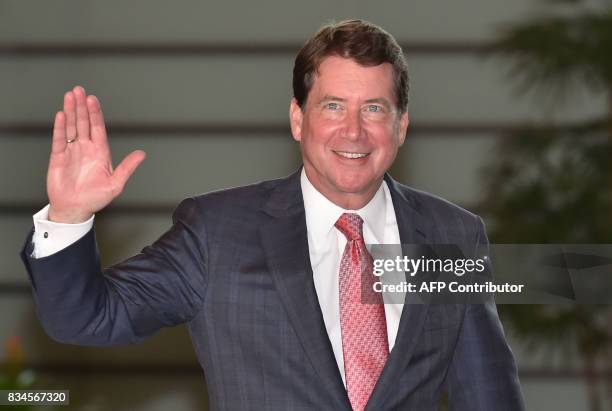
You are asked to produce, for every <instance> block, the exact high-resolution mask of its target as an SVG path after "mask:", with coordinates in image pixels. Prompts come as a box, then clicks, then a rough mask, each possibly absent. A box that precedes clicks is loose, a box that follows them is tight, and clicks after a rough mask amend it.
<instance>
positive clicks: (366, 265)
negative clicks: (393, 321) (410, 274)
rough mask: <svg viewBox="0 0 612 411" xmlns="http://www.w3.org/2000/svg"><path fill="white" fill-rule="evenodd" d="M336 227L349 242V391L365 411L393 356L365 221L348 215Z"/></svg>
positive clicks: (344, 295) (344, 315) (345, 298)
mask: <svg viewBox="0 0 612 411" xmlns="http://www.w3.org/2000/svg"><path fill="white" fill-rule="evenodd" d="M335 226H336V228H337V229H338V230H340V232H341V233H342V234H344V235H345V237H346V239H347V243H346V247H345V248H344V253H343V254H342V260H340V327H341V330H342V351H343V354H344V373H345V377H346V390H347V392H348V396H349V400H350V401H351V405H352V407H353V410H355V411H362V410H364V409H365V407H366V404H367V403H368V399H369V398H370V395H371V394H372V391H373V390H374V386H375V385H376V381H377V380H378V377H379V376H380V373H381V372H382V369H383V367H384V365H385V361H387V357H388V356H389V342H388V340H387V322H386V320H385V307H384V305H383V301H382V294H380V293H377V292H374V290H373V289H372V285H373V284H374V281H375V279H374V274H373V273H372V257H371V256H370V253H369V252H368V250H367V249H366V247H365V242H364V240H363V234H362V227H363V220H362V219H361V217H359V215H357V214H351V213H344V214H342V216H341V217H340V218H339V219H338V221H337V222H336V224H335ZM362 293H363V295H362Z"/></svg>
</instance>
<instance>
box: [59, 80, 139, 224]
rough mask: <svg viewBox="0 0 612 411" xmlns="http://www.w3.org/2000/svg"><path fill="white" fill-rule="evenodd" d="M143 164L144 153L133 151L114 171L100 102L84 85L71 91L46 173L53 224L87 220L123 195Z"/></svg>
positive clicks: (60, 119)
mask: <svg viewBox="0 0 612 411" xmlns="http://www.w3.org/2000/svg"><path fill="white" fill-rule="evenodd" d="M144 159H145V153H144V151H142V150H136V151H133V152H132V153H130V154H129V155H128V156H126V157H125V158H124V159H123V161H121V163H119V165H118V166H117V168H116V169H114V170H113V163H112V158H111V154H110V149H109V146H108V138H107V135H106V127H105V125H104V117H103V115H102V110H101V108H100V103H99V101H98V99H97V98H96V97H95V96H94V95H90V96H87V95H86V93H85V90H84V89H83V88H82V87H80V86H76V87H75V88H74V89H73V90H71V91H68V92H67V93H66V94H65V95H64V108H63V111H59V112H58V113H57V114H56V115H55V123H54V126H53V143H52V147H51V158H50V160H49V169H48V172H47V194H48V196H49V203H50V205H51V207H50V209H49V220H51V221H56V222H63V223H79V222H82V221H86V220H87V219H89V218H90V217H91V216H92V215H93V214H94V213H95V212H97V211H99V210H101V209H102V208H104V207H106V206H107V205H108V204H109V203H110V202H111V201H112V200H113V199H114V198H115V197H117V196H118V195H119V194H121V192H122V191H123V188H124V187H125V184H126V182H127V180H128V179H129V178H130V176H131V175H132V173H133V172H134V170H136V168H137V167H138V166H139V165H140V163H141V162H142V161H143V160H144Z"/></svg>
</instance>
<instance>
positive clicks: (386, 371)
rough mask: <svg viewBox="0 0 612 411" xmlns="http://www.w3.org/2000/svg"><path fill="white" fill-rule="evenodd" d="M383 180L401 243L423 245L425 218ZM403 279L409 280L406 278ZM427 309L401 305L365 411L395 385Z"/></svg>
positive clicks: (426, 232)
mask: <svg viewBox="0 0 612 411" xmlns="http://www.w3.org/2000/svg"><path fill="white" fill-rule="evenodd" d="M385 181H386V182H387V185H388V187H389V191H390V193H391V199H392V201H393V208H394V210H395V217H396V219H397V226H398V229H399V234H400V242H401V243H402V244H425V243H426V242H427V240H428V237H429V230H428V229H427V226H426V225H425V221H426V220H425V218H424V217H423V216H422V215H421V213H420V212H419V209H418V207H417V205H416V204H414V200H413V199H412V198H409V197H407V196H406V194H405V192H403V191H402V190H401V188H400V187H399V185H398V183H397V182H396V181H395V180H393V179H392V178H391V177H390V176H389V175H388V174H387V175H385ZM407 281H409V279H408V278H407ZM406 295H408V294H406ZM428 308H429V306H428V305H426V304H405V305H404V308H403V310H402V315H401V317H400V323H399V328H398V330H397V337H396V339H395V345H394V346H393V350H392V351H391V352H390V353H389V357H388V359H387V363H386V364H385V367H384V368H383V371H382V373H381V375H380V377H379V378H378V381H377V383H376V386H375V387H374V392H373V393H372V396H371V397H370V401H369V402H368V406H367V407H366V411H368V410H374V409H377V408H380V406H381V404H383V402H384V400H385V398H386V397H387V395H388V394H389V390H391V389H392V388H393V387H397V382H398V381H399V379H400V376H401V373H402V372H403V371H404V370H405V369H406V367H407V366H408V363H409V362H410V358H411V357H412V354H413V351H414V347H415V346H416V344H417V341H418V339H419V335H420V333H421V331H422V328H423V322H424V320H425V315H426V314H427V309H428Z"/></svg>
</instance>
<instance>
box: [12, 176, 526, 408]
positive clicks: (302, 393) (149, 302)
mask: <svg viewBox="0 0 612 411" xmlns="http://www.w3.org/2000/svg"><path fill="white" fill-rule="evenodd" d="M299 176H300V173H299V171H298V172H296V173H294V174H292V175H291V176H289V177H286V178H282V179H277V180H272V181H266V182H262V183H259V184H255V185H251V186H247V187H240V188H234V189H229V190H224V191H218V192H213V193H209V194H205V195H202V196H197V197H193V198H188V199H185V200H183V201H182V202H181V204H180V205H179V206H178V207H177V208H176V210H175V212H174V214H173V225H172V227H171V228H170V229H169V230H168V231H167V232H166V233H165V234H163V235H162V236H161V237H160V238H159V239H158V240H157V241H156V242H154V243H153V244H152V245H150V246H147V247H145V248H144V249H143V250H142V252H141V253H139V254H138V255H135V256H134V257H131V258H129V259H128V260H126V261H123V262H121V263H119V264H117V265H115V266H112V267H109V268H107V269H104V270H102V269H101V268H100V263H99V258H98V250H97V246H96V240H95V234H94V230H93V229H92V230H91V231H90V232H89V233H87V234H86V235H85V236H84V237H83V238H81V239H80V240H79V241H77V242H75V243H74V244H72V245H70V246H69V247H67V248H66V249H64V250H61V251H59V252H57V253H55V254H53V255H50V256H48V257H44V258H40V259H33V258H31V257H30V254H31V251H32V246H31V235H32V233H30V235H29V236H28V238H27V240H26V242H25V245H24V249H23V251H22V259H23V261H24V263H25V265H26V267H27V271H28V273H29V276H30V280H31V282H32V286H33V292H34V298H35V302H36V307H37V314H38V317H39V319H40V321H41V323H42V325H43V327H44V329H45V330H46V332H47V333H48V334H49V335H50V336H51V337H52V338H53V339H55V340H57V341H60V342H66V343H72V344H82V345H96V346H108V345H116V344H126V343H134V342H138V341H141V340H143V339H144V338H146V337H147V336H149V335H151V334H153V333H154V332H155V331H156V330H158V329H160V328H161V327H169V326H174V325H177V324H181V323H187V325H188V329H189V332H190V334H191V338H192V341H193V345H194V348H195V351H196V353H197V356H198V359H199V361H200V363H201V365H202V368H203V369H204V372H205V375H206V382H207V388H208V393H209V401H210V408H211V409H214V410H279V411H280V410H282V411H291V410H350V403H349V400H348V397H347V394H346V390H345V388H344V385H343V383H342V379H341V376H340V373H339V370H338V366H337V363H336V360H335V357H334V354H333V352H332V348H331V344H330V341H329V338H328V335H327V332H326V329H325V325H324V322H323V316H322V313H321V309H320V306H319V304H318V300H317V295H316V291H315V287H314V283H313V278H312V268H311V266H310V259H309V254H308V242H307V234H306V220H305V214H304V203H303V199H302V194H301V189H300V177H299ZM385 179H386V181H387V183H388V185H389V189H390V192H391V197H392V200H393V205H394V208H395V213H396V217H397V223H398V227H399V232H400V237H401V241H402V243H405V244H426V243H445V244H450V243H457V244H474V245H477V244H487V238H486V234H485V231H484V225H483V223H482V221H481V219H480V218H479V217H477V216H475V215H474V214H471V213H469V212H467V211H465V210H463V209H461V208H459V207H457V206H455V205H453V204H451V203H449V202H446V201H444V200H442V199H439V198H437V197H434V196H432V195H429V194H426V193H423V192H419V191H416V190H413V189H410V188H408V187H405V186H403V185H401V184H399V183H397V182H395V181H394V180H392V179H391V178H390V177H389V176H388V175H387V176H386V177H385ZM444 391H448V393H449V405H450V409H452V410H464V411H477V410H482V411H490V410H496V411H503V410H508V411H520V410H522V409H523V408H524V406H523V400H522V396H521V391H520V386H519V382H518V378H517V369H516V365H515V361H514V358H513V355H512V352H511V350H510V348H509V346H508V344H507V343H506V341H505V338H504V333H503V330H502V326H501V324H500V322H499V319H498V316H497V311H496V308H495V305H494V303H493V302H488V303H486V304H473V305H470V304H448V305H427V304H421V305H408V304H406V305H405V306H404V310H403V312H402V315H401V320H400V324H399V330H398V334H397V339H396V342H395V346H394V348H393V350H392V351H391V353H390V355H389V358H388V361H387V363H386V365H385V368H384V370H383V372H382V374H381V376H380V378H379V380H378V383H377V385H376V387H375V389H374V392H373V394H372V396H371V398H370V401H369V403H368V407H367V410H369V411H373V410H436V409H438V404H439V401H440V397H441V395H442V393H443V392H444Z"/></svg>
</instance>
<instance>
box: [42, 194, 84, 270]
mask: <svg viewBox="0 0 612 411" xmlns="http://www.w3.org/2000/svg"><path fill="white" fill-rule="evenodd" d="M32 219H33V220H34V235H33V236H32V243H33V244H34V252H33V253H32V257H34V258H43V257H47V256H49V255H51V254H54V253H57V252H58V251H61V250H63V249H64V248H66V247H68V246H69V245H71V244H72V243H75V242H76V241H78V240H79V239H80V238H81V237H83V236H84V235H85V234H87V233H88V232H89V230H91V227H93V221H94V216H91V218H90V219H89V220H87V221H85V222H83V223H78V224H65V223H55V222H53V221H49V204H47V205H46V206H45V207H44V208H43V209H42V210H40V211H39V212H38V213H36V214H34V215H33V216H32Z"/></svg>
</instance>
